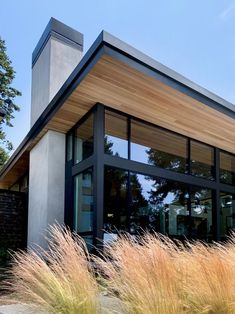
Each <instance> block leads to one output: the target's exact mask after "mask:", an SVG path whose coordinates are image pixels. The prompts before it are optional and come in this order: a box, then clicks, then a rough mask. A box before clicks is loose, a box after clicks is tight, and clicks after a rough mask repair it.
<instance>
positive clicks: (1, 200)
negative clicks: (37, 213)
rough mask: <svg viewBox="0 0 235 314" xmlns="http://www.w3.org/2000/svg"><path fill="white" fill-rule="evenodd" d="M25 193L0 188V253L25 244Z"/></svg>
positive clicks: (26, 212) (26, 213) (26, 214)
mask: <svg viewBox="0 0 235 314" xmlns="http://www.w3.org/2000/svg"><path fill="white" fill-rule="evenodd" d="M27 216H28V209H27V194H26V193H22V192H15V191H8V190H0V255H1V254H4V250H6V249H13V250H16V249H18V248H25V247H26V244H27Z"/></svg>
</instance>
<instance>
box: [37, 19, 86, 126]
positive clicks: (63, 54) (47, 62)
mask: <svg viewBox="0 0 235 314" xmlns="http://www.w3.org/2000/svg"><path fill="white" fill-rule="evenodd" d="M82 52H83V34H81V33H79V32H78V31H76V30H74V29H72V28H71V27H69V26H67V25H65V24H63V23H61V22H60V21H57V20H56V19H54V18H51V19H50V21H49V23H48V24H47V26H46V29H45V31H44V32H43V34H42V36H41V38H40V40H39V42H38V44H37V46H36V48H35V50H34V52H33V55H32V99H31V126H33V124H34V123H35V122H36V121H37V119H38V118H39V117H40V115H41V113H42V112H43V111H44V109H45V108H46V107H47V105H48V104H49V103H50V101H51V100H52V99H53V97H54V96H55V95H56V93H57V92H58V91H59V89H60V88H61V86H62V85H63V84H64V82H65V81H66V80H67V78H68V77H69V75H70V74H71V72H72V71H73V70H74V68H75V67H76V66H77V64H78V63H79V61H80V60H81V57H82Z"/></svg>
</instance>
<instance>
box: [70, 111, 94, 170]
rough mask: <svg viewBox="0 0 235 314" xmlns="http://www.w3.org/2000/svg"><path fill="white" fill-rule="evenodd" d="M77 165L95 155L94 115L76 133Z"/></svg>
mask: <svg viewBox="0 0 235 314" xmlns="http://www.w3.org/2000/svg"><path fill="white" fill-rule="evenodd" d="M74 149H75V154H74V160H75V164H76V163H79V162H80V161H82V160H84V159H86V158H88V157H90V156H91V155H92V154H93V114H91V115H90V116H89V117H88V118H87V120H86V121H85V122H83V123H82V124H81V125H80V126H79V127H78V128H77V129H76V132H75V148H74Z"/></svg>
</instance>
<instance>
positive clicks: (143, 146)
mask: <svg viewBox="0 0 235 314" xmlns="http://www.w3.org/2000/svg"><path fill="white" fill-rule="evenodd" d="M58 34H59V36H58ZM48 38H49V39H48ZM54 41H56V44H57V46H56V48H55V42H54ZM49 43H50V45H51V46H50V49H51V50H50V51H52V53H51V55H50V59H49V60H50V62H49V67H51V68H52V69H53V71H54V72H53V71H52V70H51V68H50V70H51V71H52V72H53V73H54V77H52V80H51V81H50V82H47V83H48V84H49V83H50V84H49V87H51V85H53V84H55V82H57V80H55V78H57V76H59V77H60V79H61V83H60V86H54V85H53V86H52V87H53V88H54V93H52V95H51V94H50V97H49V99H48V100H45V97H44V98H43V97H42V95H41V93H42V91H45V88H46V87H45V86H44V88H41V89H40V88H38V86H39V85H38V84H42V82H41V81H40V82H39V83H38V81H37V80H38V76H37V75H36V74H35V78H34V81H33V86H32V90H33V93H32V95H33V98H32V111H33V113H34V115H32V116H33V119H34V121H33V123H32V128H31V130H30V131H29V133H28V135H27V136H26V138H25V139H24V140H23V142H22V144H21V145H20V146H19V148H18V149H17V150H16V151H15V153H14V154H13V156H12V157H11V159H10V160H9V162H8V163H7V164H6V165H5V167H4V168H3V169H2V170H1V173H0V186H1V188H2V189H18V190H20V186H21V185H20V184H19V182H22V178H28V179H27V180H26V182H28V197H29V209H28V244H29V245H31V244H32V243H39V244H41V237H42V235H41V231H44V230H45V228H46V227H47V226H48V224H51V223H53V222H55V221H56V220H57V221H59V222H60V223H65V224H67V225H68V226H69V227H70V228H72V229H73V230H75V231H76V232H78V233H79V234H80V235H81V236H83V237H84V238H85V240H86V241H87V243H93V244H96V245H98V244H101V243H102V240H103V238H104V233H105V232H111V233H112V234H119V233H123V232H129V233H131V234H142V233H143V232H144V231H145V230H148V231H149V232H153V231H155V232H160V233H163V234H166V235H169V236H170V237H172V238H177V239H185V238H189V239H201V240H205V241H212V240H225V239H226V238H227V236H228V235H229V233H230V232H231V230H233V229H234V227H235V181H234V178H235V155H234V154H235V123H234V122H235V120H234V119H235V108H234V106H233V105H232V104H230V103H229V102H227V101H225V100H223V99H221V98H220V97H218V96H216V95H214V94H212V93H211V92H209V91H207V90H205V89H204V88H202V87H200V86H198V85H196V84H195V83H193V82H191V81H189V80H188V79H186V78H184V77H183V76H181V75H179V74H178V73H176V72H174V71H172V70H170V69H169V68H167V67H165V66H163V65H162V64H160V63H158V62H157V61H155V60H153V59H151V58H149V57H148V56H146V55H144V54H143V53H141V52H140V51H138V50H136V49H134V48H133V47H131V46H129V45H128V44H126V43H124V42H122V41H120V40H119V39H117V38H115V37H113V36H112V35H110V34H108V33H106V32H102V33H101V34H100V35H99V36H98V38H97V39H96V41H95V42H94V44H93V45H92V46H91V48H90V49H89V50H88V51H87V53H86V54H85V55H84V56H82V47H83V37H82V34H80V33H78V32H76V31H75V30H72V29H71V28H69V27H68V26H66V25H64V24H62V23H61V22H59V21H56V20H55V19H52V20H51V21H50V23H49V24H48V26H47V28H46V30H45V32H44V34H43V36H42V38H41V39H40V41H39V44H38V45H37V47H36V52H34V54H33V75H34V71H36V73H38V72H37V71H39V70H40V71H39V72H40V75H42V73H44V72H43V71H47V70H48V69H47V66H48V64H47V63H46V62H43V60H44V59H43V58H45V55H46V53H47V51H46V47H47V45H48V44H49ZM53 49H57V50H56V52H57V54H55V55H56V56H57V57H58V56H59V57H58V58H59V60H58V59H57V62H55V63H53V60H54V59H53V56H54V55H53ZM67 49H70V50H69V52H68V51H67ZM70 58H71V59H70ZM76 58H77V59H76ZM75 59H76V62H75V61H74V60H75ZM58 64H59V66H58ZM68 64H69V66H70V71H68V72H69V73H67V72H66V70H67V68H68ZM62 74H63V75H62ZM40 75H39V78H40ZM61 76H63V77H62V78H61ZM44 96H45V95H44ZM40 97H41V98H40ZM38 99H41V102H40V104H41V103H43V101H44V102H45V104H44V107H43V108H41V111H40V110H39V111H40V112H38V113H37V112H36V111H37V110H38V107H39V103H38V102H37V101H38ZM35 103H36V109H35V108H34V105H35ZM35 112H36V113H37V115H36V118H35V114H36V113H35ZM24 182H25V180H24ZM24 191H26V189H25V188H24Z"/></svg>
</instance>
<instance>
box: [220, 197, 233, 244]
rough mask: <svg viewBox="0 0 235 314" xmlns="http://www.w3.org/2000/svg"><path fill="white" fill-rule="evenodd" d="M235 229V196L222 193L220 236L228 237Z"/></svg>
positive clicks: (223, 238) (222, 238)
mask: <svg viewBox="0 0 235 314" xmlns="http://www.w3.org/2000/svg"><path fill="white" fill-rule="evenodd" d="M234 228H235V195H234V194H228V193H223V192H221V193H220V236H221V240H225V239H226V236H227V235H229V233H230V232H231V231H232V230H234Z"/></svg>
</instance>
